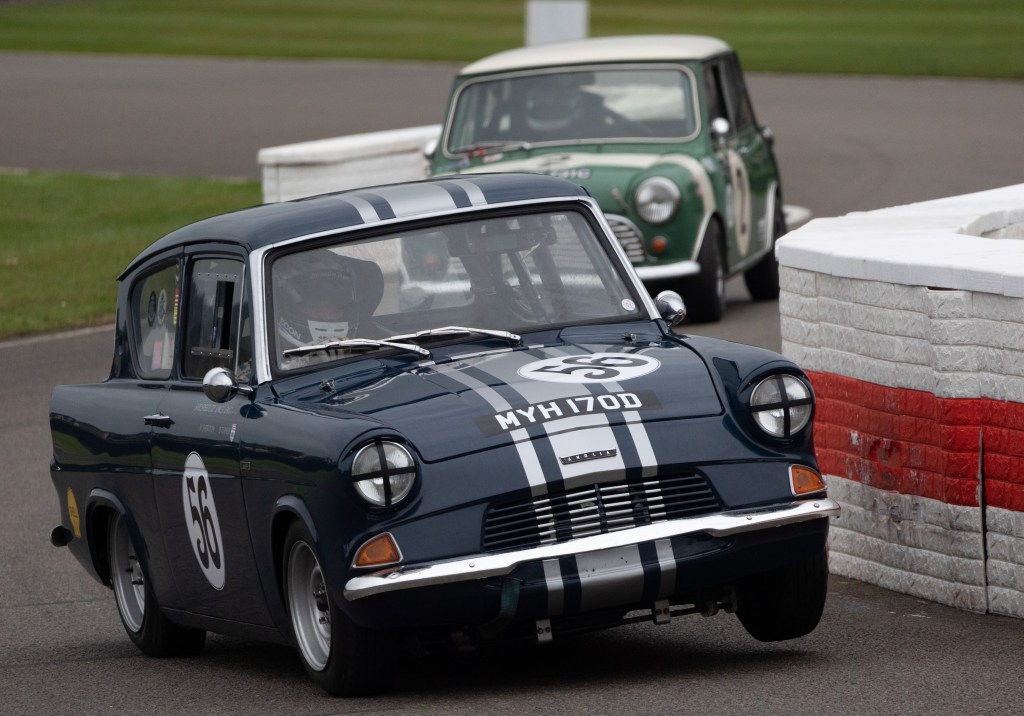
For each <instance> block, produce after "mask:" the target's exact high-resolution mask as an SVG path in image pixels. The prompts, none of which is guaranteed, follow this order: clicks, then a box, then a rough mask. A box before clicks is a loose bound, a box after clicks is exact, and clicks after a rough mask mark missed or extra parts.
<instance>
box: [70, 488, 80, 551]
mask: <svg viewBox="0 0 1024 716" xmlns="http://www.w3.org/2000/svg"><path fill="white" fill-rule="evenodd" d="M68 517H69V518H71V529H72V531H73V532H74V533H75V538H76V539H81V538H82V521H81V519H80V518H79V516H78V502H77V501H76V500H75V493H74V492H72V491H71V488H70V487H69V488H68Z"/></svg>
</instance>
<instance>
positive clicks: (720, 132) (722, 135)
mask: <svg viewBox="0 0 1024 716" xmlns="http://www.w3.org/2000/svg"><path fill="white" fill-rule="evenodd" d="M730 129H732V126H731V125H730V124H729V120H728V119H726V118H725V117H715V118H714V119H712V120H711V143H712V144H714V145H715V149H723V148H724V147H725V139H726V137H728V136H729V130H730Z"/></svg>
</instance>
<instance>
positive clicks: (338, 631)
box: [283, 522, 394, 696]
mask: <svg viewBox="0 0 1024 716" xmlns="http://www.w3.org/2000/svg"><path fill="white" fill-rule="evenodd" d="M283 564H284V574H283V586H284V595H285V599H286V600H287V604H288V614H289V616H290V617H291V624H292V632H293V634H294V636H295V644H296V646H297V647H298V648H299V654H300V655H301V656H302V663H303V665H305V667H306V672H307V673H308V674H309V675H310V677H311V678H312V679H313V681H315V682H316V683H317V684H319V685H320V686H321V687H322V688H323V689H324V690H325V691H327V692H328V693H329V694H333V695H335V696H361V695H366V694H372V693H379V692H381V691H385V690H387V688H388V687H389V686H390V685H391V682H392V679H393V674H394V667H393V666H392V665H390V664H388V663H387V656H388V649H387V645H386V643H385V640H384V639H383V635H376V634H374V633H373V632H371V631H369V630H367V629H363V628H361V627H359V626H357V625H356V624H354V623H353V622H352V620H350V619H349V618H348V617H347V616H345V613H344V612H342V611H341V610H340V609H339V608H338V606H337V604H335V602H334V600H333V599H332V598H331V596H330V594H329V593H328V590H327V576H326V574H325V573H324V570H323V567H322V566H321V562H320V559H319V557H318V556H317V552H316V547H315V546H314V541H313V539H312V538H311V537H310V536H309V532H308V531H307V530H306V529H305V528H304V527H303V525H302V524H301V523H299V522H295V523H293V524H292V525H291V527H289V529H288V534H287V536H286V537H285V541H284V560H283Z"/></svg>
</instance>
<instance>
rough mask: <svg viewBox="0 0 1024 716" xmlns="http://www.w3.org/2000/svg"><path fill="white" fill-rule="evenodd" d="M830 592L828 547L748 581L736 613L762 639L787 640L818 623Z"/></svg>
mask: <svg viewBox="0 0 1024 716" xmlns="http://www.w3.org/2000/svg"><path fill="white" fill-rule="evenodd" d="M827 593H828V553H827V552H826V550H825V547H824V546H822V548H821V549H820V550H819V551H817V552H815V553H814V554H813V555H811V556H810V557H808V558H806V559H804V560H802V561H800V562H796V563H795V564H789V565H786V566H784V567H779V568H777V569H773V570H771V571H768V572H764V573H762V574H757V575H754V576H753V577H749V578H747V579H746V580H744V582H743V584H741V585H740V589H739V609H737V611H736V616H738V617H739V619H740V623H742V624H743V627H744V628H745V629H746V630H747V632H749V634H750V635H751V636H752V637H754V638H755V639H757V640H758V641H784V640H786V639H796V638H797V637H801V636H804V635H805V634H810V633H811V632H812V631H814V628H815V627H816V626H818V621H819V620H820V619H821V613H822V611H823V610H824V608H825V596H826V594H827Z"/></svg>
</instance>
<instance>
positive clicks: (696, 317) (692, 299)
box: [683, 219, 725, 323]
mask: <svg viewBox="0 0 1024 716" xmlns="http://www.w3.org/2000/svg"><path fill="white" fill-rule="evenodd" d="M722 248H723V246H722V228H721V226H720V225H719V224H718V222H717V221H715V220H714V219H712V220H711V221H710V222H709V223H708V228H707V229H706V230H705V231H704V239H703V241H702V242H701V245H700V253H699V254H698V255H697V262H698V263H699V264H700V273H699V274H697V275H696V276H693V277H691V278H689V279H687V280H686V283H685V284H684V286H683V298H684V300H685V302H686V314H687V318H688V320H689V321H690V322H691V323H713V322H715V321H720V320H722V314H723V313H724V312H725V259H724V258H723V256H722Z"/></svg>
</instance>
